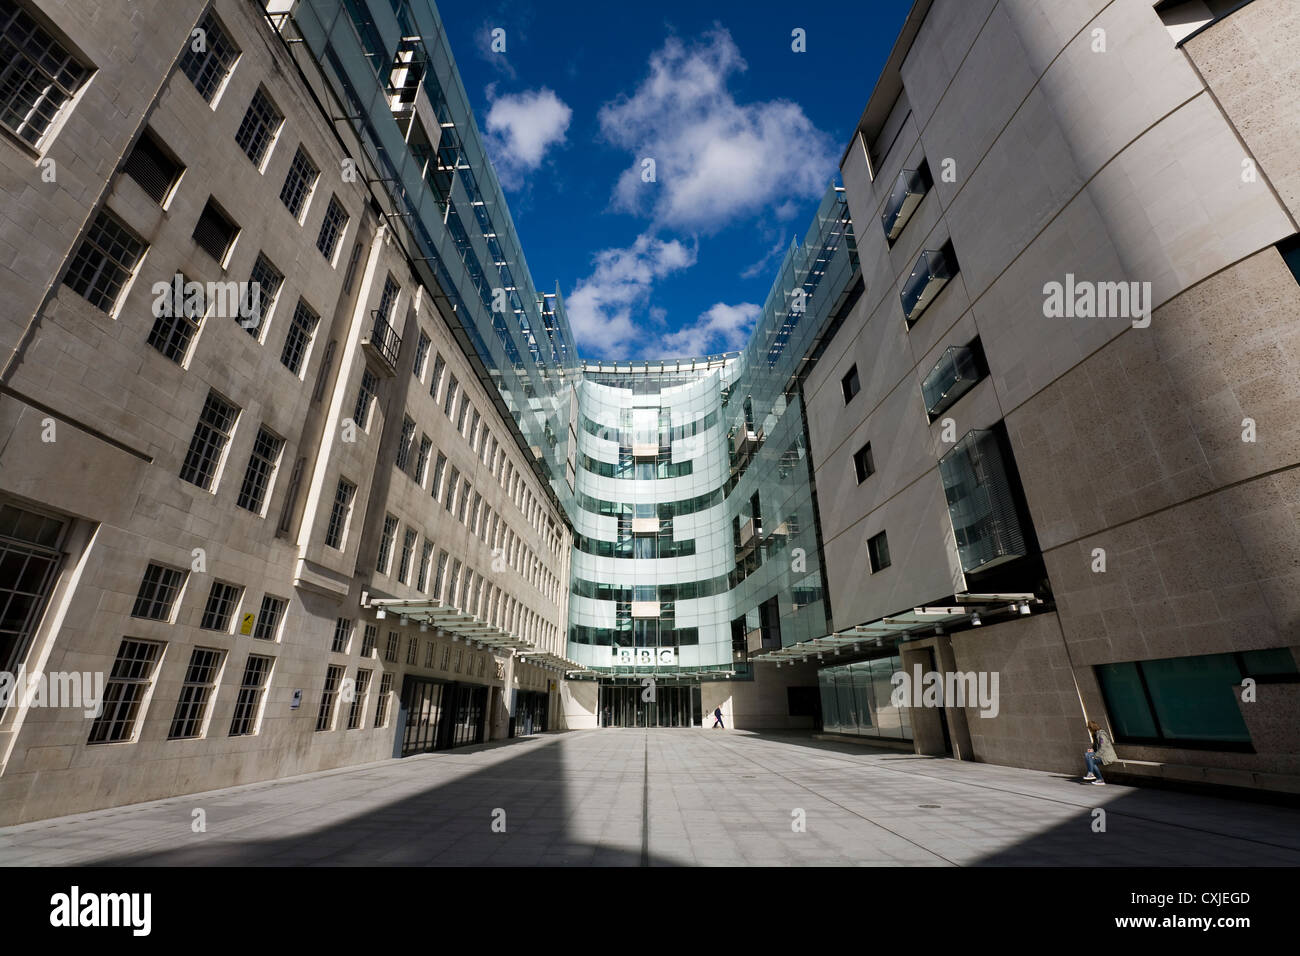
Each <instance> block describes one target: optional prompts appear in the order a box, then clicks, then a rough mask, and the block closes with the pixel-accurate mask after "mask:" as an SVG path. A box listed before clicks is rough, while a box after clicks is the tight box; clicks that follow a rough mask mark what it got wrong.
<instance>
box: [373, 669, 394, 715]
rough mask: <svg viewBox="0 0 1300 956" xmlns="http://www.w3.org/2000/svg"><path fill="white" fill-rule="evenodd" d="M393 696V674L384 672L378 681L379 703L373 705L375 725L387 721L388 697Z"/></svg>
mask: <svg viewBox="0 0 1300 956" xmlns="http://www.w3.org/2000/svg"><path fill="white" fill-rule="evenodd" d="M392 696H393V675H392V674H385V675H384V676H383V677H382V678H381V679H380V681H379V703H377V704H376V705H375V726H376V727H383V726H384V725H385V724H387V723H388V699H389V698H390V697H392Z"/></svg>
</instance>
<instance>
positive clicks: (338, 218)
mask: <svg viewBox="0 0 1300 956" xmlns="http://www.w3.org/2000/svg"><path fill="white" fill-rule="evenodd" d="M347 227H348V214H347V211H346V210H344V208H343V204H342V203H340V202H339V200H338V197H337V196H331V197H330V204H329V208H328V209H326V210H325V219H324V221H322V222H321V224H320V234H319V235H318V236H317V237H316V248H317V249H319V250H320V254H321V255H323V256H324V257H325V258H326V259H327V260H329V261H330V262H333V261H334V252H335V250H336V249H338V245H339V239H340V238H341V237H342V235H343V232H344V230H346V229H347Z"/></svg>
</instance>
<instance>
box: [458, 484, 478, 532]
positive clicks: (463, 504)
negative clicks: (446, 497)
mask: <svg viewBox="0 0 1300 956" xmlns="http://www.w3.org/2000/svg"><path fill="white" fill-rule="evenodd" d="M473 491H474V489H473V488H472V487H470V484H469V482H468V481H467V482H465V487H463V488H462V489H461V490H460V514H458V515H457V518H458V519H459V521H460V523H461V524H467V523H468V515H469V496H470V495H471V494H472V493H473Z"/></svg>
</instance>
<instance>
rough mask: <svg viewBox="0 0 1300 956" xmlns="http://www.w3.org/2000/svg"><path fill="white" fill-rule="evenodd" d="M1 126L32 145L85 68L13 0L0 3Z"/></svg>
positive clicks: (83, 75)
mask: <svg viewBox="0 0 1300 956" xmlns="http://www.w3.org/2000/svg"><path fill="white" fill-rule="evenodd" d="M0 65H2V68H0V124H3V125H4V127H5V128H6V129H8V130H9V132H11V133H13V134H14V135H15V136H17V137H18V138H19V139H21V140H22V141H23V142H25V143H27V144H28V145H29V146H36V145H37V144H39V143H40V142H41V139H42V137H44V136H45V134H46V132H47V131H48V130H49V129H50V127H51V126H52V125H53V124H54V120H55V117H57V116H58V115H59V111H60V110H62V109H63V107H64V106H65V105H66V104H67V103H68V101H69V100H70V99H72V97H73V96H75V95H76V93H77V90H79V89H80V88H81V86H82V84H83V83H85V82H86V78H87V77H88V76H89V75H90V70H89V68H87V67H86V66H85V65H84V64H82V63H81V62H80V61H78V60H77V59H76V57H74V56H73V55H72V53H70V52H69V51H68V50H67V49H66V48H65V47H64V46H63V44H61V43H60V42H59V41H58V40H56V39H55V38H54V36H53V35H52V34H51V33H50V32H49V31H48V30H46V29H45V28H44V27H42V26H40V25H39V24H38V23H37V22H36V20H35V19H34V18H33V17H32V16H31V15H30V14H29V13H28V11H27V10H26V9H25V4H21V5H20V4H18V3H15V2H14V0H0Z"/></svg>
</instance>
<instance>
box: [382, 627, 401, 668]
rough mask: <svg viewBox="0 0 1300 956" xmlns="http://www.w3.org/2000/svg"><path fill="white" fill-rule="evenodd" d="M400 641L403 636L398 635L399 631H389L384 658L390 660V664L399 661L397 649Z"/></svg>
mask: <svg viewBox="0 0 1300 956" xmlns="http://www.w3.org/2000/svg"><path fill="white" fill-rule="evenodd" d="M400 643H401V638H399V637H398V635H397V632H396V631H389V632H388V644H387V646H385V648H384V660H386V661H388V662H389V663H390V664H396V663H397V651H398V645H399V644H400Z"/></svg>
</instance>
